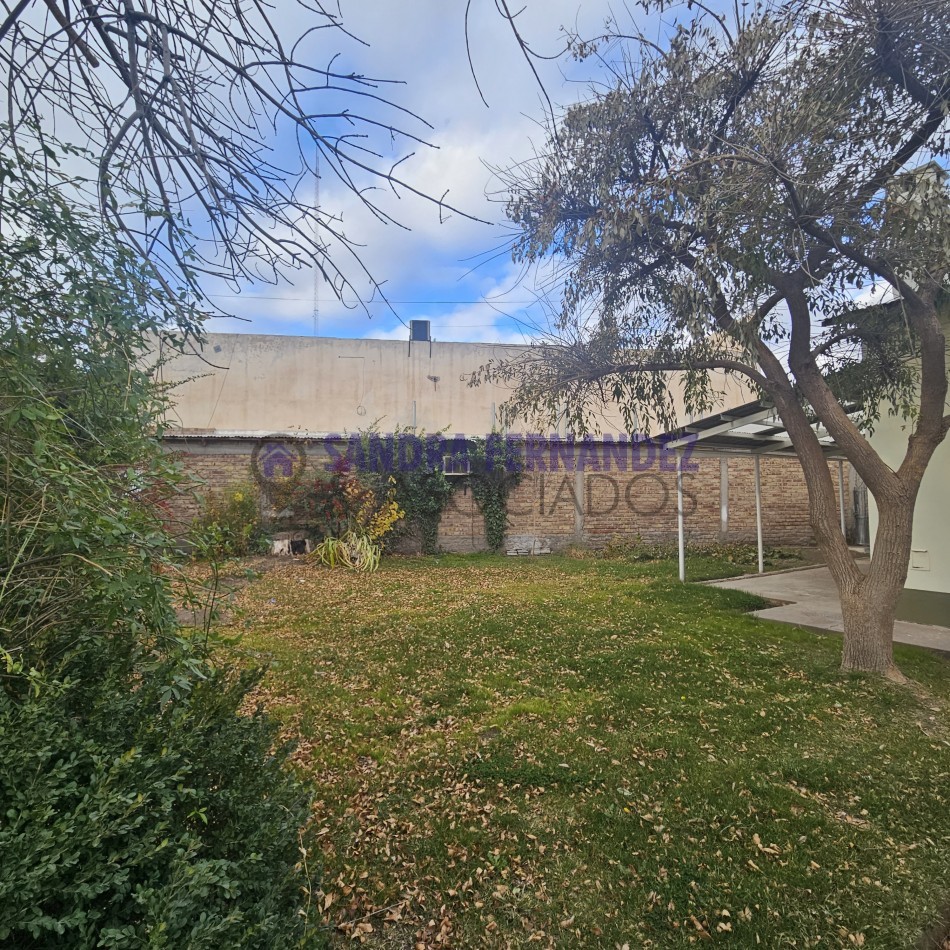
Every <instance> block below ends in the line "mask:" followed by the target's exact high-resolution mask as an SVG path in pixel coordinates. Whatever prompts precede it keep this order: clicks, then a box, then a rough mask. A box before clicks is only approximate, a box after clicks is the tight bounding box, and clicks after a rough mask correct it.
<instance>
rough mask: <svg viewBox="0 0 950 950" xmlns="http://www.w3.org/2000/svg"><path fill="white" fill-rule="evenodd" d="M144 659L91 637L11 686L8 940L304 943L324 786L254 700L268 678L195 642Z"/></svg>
mask: <svg viewBox="0 0 950 950" xmlns="http://www.w3.org/2000/svg"><path fill="white" fill-rule="evenodd" d="M142 659H143V658H142V657H139V656H136V655H135V653H134V652H133V651H130V650H129V648H128V646H127V645H126V644H116V645H115V646H114V647H112V648H104V647H103V645H102V643H101V642H100V641H98V640H95V639H90V640H88V641H87V642H86V643H84V644H83V645H82V646H80V647H79V648H78V649H76V650H75V651H74V652H73V653H71V654H70V655H69V657H68V658H67V659H66V661H65V662H64V663H63V665H62V667H61V669H60V671H59V672H57V673H56V674H55V675H51V676H50V677H48V678H47V679H46V680H45V681H44V683H43V684H42V686H41V688H40V689H39V690H38V692H37V693H35V694H31V695H27V696H24V697H22V698H14V697H13V696H11V695H10V692H9V691H5V692H0V741H2V743H3V749H4V754H3V756H2V757H0V812H2V814H3V815H4V816H6V817H5V820H4V821H3V823H2V824H0V869H2V873H0V943H2V944H3V945H4V946H16V947H22V948H29V947H36V948H46V947H48V948H54V947H55V948H71V947H75V948H86V947H93V946H99V947H110V948H133V947H143V946H150V947H169V948H173V947H174V948H177V947H190V948H197V947H209V948H210V947H221V946H226V947H260V948H261V950H270V948H272V947H276V946H280V947H293V946H295V945H297V944H298V942H299V941H300V940H301V938H302V937H303V936H304V935H305V933H306V929H307V924H306V920H305V919H304V918H302V917H298V916H297V915H296V914H295V910H296V909H297V907H298V906H299V904H300V901H301V895H300V892H299V888H300V887H301V886H302V885H306V884H307V881H306V878H305V877H303V876H302V875H299V874H298V873H296V872H295V870H294V869H295V866H296V864H297V862H298V861H299V860H300V858H301V855H300V853H299V851H298V848H299V847H300V846H301V844H302V842H301V840H300V839H299V836H298V829H299V828H300V827H301V826H302V825H303V824H304V823H305V821H306V819H307V817H308V796H307V794H306V792H305V790H304V788H303V787H302V786H301V785H300V784H299V783H297V782H296V781H295V780H293V779H291V778H290V777H289V775H288V773H287V771H286V770H285V769H284V768H283V763H284V760H285V758H286V751H278V752H277V753H276V754H275V753H274V752H273V751H272V748H273V745H274V742H275V741H276V737H275V731H274V727H273V726H272V725H271V724H270V723H269V722H268V721H267V720H266V719H265V718H264V717H262V716H260V715H254V716H251V715H242V714H240V712H239V708H240V706H241V704H242V702H243V701H244V697H245V695H246V693H247V691H248V689H249V688H250V687H251V686H252V685H253V683H254V681H255V680H254V679H253V678H251V677H250V676H249V675H246V676H243V677H237V676H234V675H232V674H229V673H227V672H226V671H223V670H221V669H215V668H214V667H213V666H211V664H210V663H209V661H208V660H207V659H206V658H204V657H203V656H202V655H201V653H200V652H198V653H195V652H193V651H192V650H191V649H190V648H189V647H188V645H187V644H181V645H180V650H178V651H176V652H175V653H173V654H170V655H169V656H168V658H167V659H161V660H158V661H149V662H146V663H144V664H143V663H142Z"/></svg>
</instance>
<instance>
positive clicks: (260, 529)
mask: <svg viewBox="0 0 950 950" xmlns="http://www.w3.org/2000/svg"><path fill="white" fill-rule="evenodd" d="M189 539H190V541H191V542H192V544H193V546H194V548H195V551H196V553H197V554H198V555H199V556H200V557H214V558H218V559H226V558H231V557H247V556H248V555H250V554H266V553H267V552H268V550H269V549H270V534H269V533H268V531H267V528H266V527H265V525H264V520H263V517H262V515H261V497H260V491H259V490H258V488H257V487H256V486H255V485H250V484H248V485H238V486H236V487H234V488H231V489H229V490H228V491H226V492H218V493H217V494H212V495H209V496H208V497H207V498H206V499H205V501H204V506H203V509H202V512H201V514H200V515H199V517H198V518H196V519H195V521H194V524H193V525H192V526H191V530H190V532H189Z"/></svg>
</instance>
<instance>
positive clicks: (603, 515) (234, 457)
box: [166, 438, 851, 552]
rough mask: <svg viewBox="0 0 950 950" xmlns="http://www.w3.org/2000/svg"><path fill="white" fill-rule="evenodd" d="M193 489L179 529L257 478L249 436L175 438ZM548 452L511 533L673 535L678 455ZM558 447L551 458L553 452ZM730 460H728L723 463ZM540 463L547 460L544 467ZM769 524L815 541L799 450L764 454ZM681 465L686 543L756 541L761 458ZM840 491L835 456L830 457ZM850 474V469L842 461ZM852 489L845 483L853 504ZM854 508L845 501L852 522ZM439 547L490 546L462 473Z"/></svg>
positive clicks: (528, 480)
mask: <svg viewBox="0 0 950 950" xmlns="http://www.w3.org/2000/svg"><path fill="white" fill-rule="evenodd" d="M166 447H167V449H168V451H170V452H173V453H174V454H175V456H176V458H177V459H178V461H179V462H180V464H181V466H182V468H183V469H184V471H185V472H186V473H188V474H189V475H190V476H192V482H193V487H192V490H191V491H189V492H186V493H183V494H181V495H178V496H176V497H175V498H173V499H172V501H171V503H170V505H169V513H168V521H169V525H170V527H171V528H172V530H173V531H180V530H183V529H184V527H186V526H187V525H188V524H189V523H190V522H191V520H193V519H194V517H195V516H196V515H197V513H198V512H199V511H200V507H201V501H202V498H203V497H204V496H206V495H208V494H209V493H212V492H218V491H224V490H227V489H232V488H235V487H237V486H239V485H245V484H248V483H250V482H252V481H253V472H252V454H253V451H254V444H253V443H252V442H250V441H240V440H227V439H213V438H208V439H202V440H176V439H168V440H167V442H166ZM304 450H305V455H306V459H307V463H306V464H307V466H308V468H311V469H312V470H319V469H322V468H323V466H324V465H326V464H327V463H328V462H329V461H330V458H331V452H332V451H339V449H330V450H328V448H327V446H325V445H323V444H321V443H308V444H307V445H306V446H305V447H304ZM583 451H585V450H584V449H582V447H580V446H578V447H577V449H576V450H575V451H573V452H572V451H564V452H557V453H545V455H544V456H543V457H541V458H534V459H533V463H534V465H535V469H534V470H532V471H526V472H525V474H524V478H523V480H522V482H521V484H520V485H519V486H518V487H517V488H516V489H515V490H514V491H513V492H512V494H511V497H510V499H509V505H508V513H509V532H508V537H509V541H510V543H512V544H519V543H521V542H523V541H530V540H533V539H538V540H540V541H541V542H542V543H543V544H545V545H549V546H550V547H551V548H552V549H557V548H560V547H564V546H566V545H569V544H585V545H590V546H592V547H600V546H602V545H604V544H606V543H607V542H608V541H609V540H611V539H635V538H638V537H639V538H642V539H644V540H648V541H670V540H675V538H676V532H677V490H676V471H675V462H674V459H673V457H672V455H671V454H669V453H664V452H657V453H656V454H655V457H653V458H652V459H651V458H648V457H646V455H645V454H644V455H642V456H641V457H640V458H639V459H637V458H633V459H631V458H624V459H618V458H616V457H608V458H605V457H604V456H605V453H600V454H599V457H598V458H594V459H592V458H591V457H590V455H589V452H588V456H587V457H585V459H584V461H585V463H586V464H585V467H584V470H576V465H575V463H576V461H577V459H578V456H579V455H580V453H581V452H583ZM552 456H553V457H552ZM723 460H724V462H723ZM540 464H543V466H544V467H543V469H541V468H540ZM760 465H761V484H762V529H763V531H762V533H763V539H764V541H765V543H766V544H767V545H806V544H811V543H813V542H814V536H813V533H812V530H811V526H810V524H809V516H808V494H807V488H806V485H805V479H804V476H803V473H802V469H801V466H800V465H799V463H798V460H797V459H796V458H794V457H793V456H762V457H761V458H760ZM724 467H725V470H726V479H725V487H726V500H727V506H726V509H727V510H726V516H725V519H724V514H723V486H724V479H723V468H724ZM685 469H686V470H684V474H683V508H684V527H685V533H686V538H687V542H694V543H696V542H710V541H751V542H754V541H755V537H756V518H755V478H754V461H753V459H752V458H750V457H749V456H743V455H737V454H736V455H730V454H723V455H720V454H718V453H711V452H699V451H697V452H695V453H694V454H693V455H692V456H691V457H690V458H689V459H688V461H687V462H686V465H685ZM829 471H830V473H831V477H832V479H833V481H834V483H835V490H836V491H837V483H838V465H837V463H835V462H829ZM845 478H846V480H847V469H846V470H845ZM850 498H851V492H850V490H849V486H848V485H847V483H846V484H845V499H846V505H848V504H849V502H850ZM850 517H851V512H850V510H846V522H847V523H849V524H850ZM439 543H440V546H441V547H442V548H443V549H445V550H447V551H454V552H467V551H479V550H484V548H485V525H484V521H483V519H482V516H481V512H480V511H479V510H478V507H477V505H476V504H475V502H474V499H473V497H472V493H471V491H469V490H467V489H466V488H465V485H464V481H463V482H462V484H460V486H459V487H458V488H457V489H456V491H455V492H454V493H453V495H452V497H451V499H450V501H449V504H448V506H447V507H446V510H445V512H444V514H443V516H442V522H441V525H440V529H439Z"/></svg>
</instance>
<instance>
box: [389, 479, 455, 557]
mask: <svg viewBox="0 0 950 950" xmlns="http://www.w3.org/2000/svg"><path fill="white" fill-rule="evenodd" d="M393 477H394V478H395V480H396V500H397V501H398V503H399V506H400V508H402V509H403V510H404V511H405V512H406V522H405V523H406V526H407V528H408V529H409V530H414V531H415V532H416V534H417V535H418V537H419V540H420V542H421V544H422V553H423V554H435V553H436V551H437V550H438V548H439V522H440V521H441V520H442V512H443V511H445V506H446V505H447V504H448V503H449V498H451V497H452V492H453V491H454V487H453V485H452V484H451V483H450V481H449V480H448V479H447V478H446V477H445V473H444V472H443V471H442V470H441V469H440V468H435V467H432V468H419V469H416V470H413V471H411V472H396V473H394V475H393Z"/></svg>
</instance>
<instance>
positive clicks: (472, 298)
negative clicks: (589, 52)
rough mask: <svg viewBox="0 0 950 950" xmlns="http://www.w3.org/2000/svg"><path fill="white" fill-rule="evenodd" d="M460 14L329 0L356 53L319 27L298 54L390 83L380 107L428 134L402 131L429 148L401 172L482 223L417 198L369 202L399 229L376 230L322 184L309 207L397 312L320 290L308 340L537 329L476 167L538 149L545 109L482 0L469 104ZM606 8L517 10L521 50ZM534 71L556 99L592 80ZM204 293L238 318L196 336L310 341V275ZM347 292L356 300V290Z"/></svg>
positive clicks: (560, 3)
mask: <svg viewBox="0 0 950 950" xmlns="http://www.w3.org/2000/svg"><path fill="white" fill-rule="evenodd" d="M281 6H283V7H285V8H286V10H287V11H288V15H289V16H290V15H292V16H293V17H294V21H293V22H289V23H288V33H293V32H294V31H298V32H302V30H303V29H304V28H305V27H306V25H307V24H306V22H305V20H304V19H303V12H302V11H301V8H300V7H298V6H296V4H291V2H290V0H278V7H279V8H280V7H281ZM515 9H517V8H516V7H515ZM464 10H465V4H464V2H462V0H456V2H446V0H408V2H403V3H396V2H394V0H343V2H342V12H343V21H344V25H345V26H346V27H347V28H348V29H350V30H352V32H353V33H355V34H356V35H357V36H359V37H360V38H361V39H362V40H364V41H365V42H366V43H368V44H369V45H368V46H361V45H359V44H356V43H352V42H346V41H341V37H340V35H339V34H337V33H335V32H332V31H323V32H322V33H320V34H319V35H318V36H317V37H316V38H315V40H314V42H313V44H312V49H311V50H310V51H309V53H310V55H313V56H314V57H315V61H321V60H325V59H327V58H328V57H329V55H330V54H332V53H333V52H337V51H339V52H341V57H340V59H339V60H338V61H337V62H336V63H335V68H337V69H344V70H346V71H348V70H350V69H352V70H354V71H356V72H359V73H362V74H365V75H370V76H377V77H381V78H386V79H393V80H400V81H402V82H404V85H400V86H396V87H393V88H392V89H391V90H390V91H389V94H390V95H391V98H392V99H393V100H394V101H396V102H397V103H398V104H399V105H400V106H403V107H405V108H407V109H409V110H411V111H412V112H414V113H416V114H418V115H419V116H421V117H423V118H424V119H425V120H426V121H427V122H428V123H430V124H431V126H432V128H431V129H426V128H425V127H424V126H423V125H421V124H420V123H417V122H413V121H409V122H407V123H406V125H405V127H406V128H407V129H408V130H410V131H412V132H413V133H416V134H420V135H423V136H424V137H425V138H426V139H427V141H428V142H430V143H431V144H432V145H433V146H437V148H427V147H424V146H421V147H419V146H417V147H415V151H416V154H415V156H414V157H412V158H411V159H409V160H408V161H407V162H406V163H405V164H404V165H403V166H401V171H402V173H403V174H404V176H405V177H406V178H407V180H409V181H410V182H412V183H413V184H414V185H416V186H417V187H419V188H420V189H421V190H423V191H425V192H426V193H428V194H432V195H436V196H437V195H441V194H442V193H443V192H445V191H446V190H448V196H447V199H446V200H447V201H451V202H453V203H454V204H455V205H456V206H457V207H459V208H461V209H463V210H465V211H467V212H468V213H470V214H472V215H474V216H476V217H480V218H483V219H486V220H488V221H490V222H493V223H494V224H495V226H492V225H490V224H483V223H479V222H476V221H471V220H466V219H465V218H464V217H463V216H461V215H450V216H448V217H447V218H445V215H444V214H443V215H440V211H439V209H438V208H437V207H435V206H434V205H432V204H430V203H427V202H425V201H423V200H420V199H418V198H414V197H412V196H410V195H403V196H401V197H397V196H396V195H393V194H390V193H386V192H378V193H376V196H377V200H379V201H380V204H381V205H382V206H383V207H384V209H385V210H386V211H387V212H389V213H391V214H392V216H393V217H394V218H396V219H397V220H398V221H399V222H401V223H402V224H403V225H405V226H406V228H408V230H403V229H400V228H397V227H394V226H392V225H388V226H383V225H381V224H379V223H378V222H377V221H375V220H374V219H373V218H372V217H371V216H370V215H368V214H367V213H366V212H365V211H364V210H363V209H361V208H360V207H359V202H358V201H357V200H356V199H355V197H354V196H353V195H352V194H351V193H349V192H347V191H346V190H345V189H344V188H342V187H341V186H340V185H339V184H338V183H335V182H333V181H332V180H331V179H330V178H329V177H325V178H324V179H323V181H322V182H321V196H320V197H321V201H320V204H321V207H322V208H324V209H325V210H327V211H332V212H333V213H334V214H338V215H342V218H343V226H344V228H345V231H346V233H347V236H348V237H349V238H350V239H352V240H355V241H358V242H359V243H360V244H361V245H364V247H363V249H362V251H361V257H362V259H363V262H364V263H365V265H366V266H367V268H368V269H369V270H370V272H371V273H372V274H373V276H374V277H375V278H376V279H377V280H379V281H380V282H384V283H385V288H386V293H387V296H388V297H389V299H390V301H391V302H392V304H393V309H395V311H396V312H397V314H398V316H396V315H393V314H392V313H391V312H390V311H389V310H388V308H387V307H386V306H385V305H384V304H382V303H381V302H380V303H373V304H371V305H370V306H369V312H370V314H371V317H370V316H367V313H366V312H365V311H364V310H361V309H360V308H354V309H349V308H347V307H346V306H345V305H344V304H342V303H341V302H340V301H338V300H336V299H334V296H333V293H332V290H331V289H330V288H329V287H328V286H327V285H326V284H325V283H323V282H320V284H319V286H318V288H317V290H318V294H319V321H318V326H317V331H318V333H319V334H320V335H321V336H344V337H387V338H393V337H395V338H398V339H403V338H405V336H406V333H407V331H406V328H405V326H404V325H403V323H402V322H401V320H402V321H405V322H406V323H408V321H409V320H411V319H415V318H426V319H430V320H431V321H432V324H433V328H432V329H433V336H434V337H435V339H439V340H473V341H484V342H506V343H507V342H523V341H524V340H526V339H528V338H529V336H530V335H531V331H530V326H532V325H538V324H539V323H543V320H544V313H543V310H542V308H540V307H539V306H538V305H537V304H536V303H535V302H534V301H535V298H536V293H535V291H536V288H537V286H539V284H543V283H544V282H545V280H544V275H537V274H534V273H527V274H525V273H523V272H521V271H520V270H519V269H518V268H516V267H515V266H514V265H513V264H512V262H511V259H510V255H509V254H508V253H507V252H506V251H505V250H504V245H505V242H506V235H507V234H508V233H509V232H508V230H507V228H506V227H505V226H504V208H503V205H502V204H500V203H499V202H498V201H497V200H491V199H490V198H489V197H488V196H489V195H490V194H491V193H492V192H495V193H497V191H498V189H499V183H498V181H497V180H495V179H494V176H493V174H492V172H491V171H490V168H489V167H490V166H494V167H498V166H501V167H507V166H509V165H511V164H513V163H516V162H518V161H523V160H525V159H527V158H528V157H530V155H531V154H532V151H533V148H534V147H537V148H541V147H543V144H544V138H545V135H544V130H543V128H542V126H541V125H540V122H541V120H542V119H543V116H544V114H545V105H544V102H543V100H542V96H541V92H540V90H539V87H538V85H537V83H536V82H535V80H534V78H533V76H532V75H531V72H530V70H529V68H528V66H527V65H526V63H525V62H524V60H523V59H522V58H521V54H520V51H519V50H518V48H517V45H516V44H515V42H514V39H513V37H512V36H511V34H510V33H509V32H508V30H507V26H506V24H505V23H504V21H503V20H502V19H501V18H500V17H499V15H498V13H497V12H496V10H495V4H494V2H493V0H473V3H472V13H471V18H470V35H471V51H472V57H473V60H474V65H475V69H476V71H477V75H478V80H479V84H480V86H481V89H482V92H483V93H484V96H485V99H486V100H487V102H488V107H486V106H485V105H484V104H483V102H482V101H481V99H480V98H479V92H478V89H477V88H476V85H475V82H474V80H473V78H472V74H471V71H470V68H469V64H468V60H467V57H466V51H465V41H464ZM609 12H610V11H609V5H608V3H607V2H606V0H585V2H584V3H583V5H582V6H581V4H580V3H579V0H528V6H527V7H526V8H525V11H524V13H523V14H522V15H521V17H520V18H519V20H518V22H519V25H520V27H521V29H522V31H523V33H524V34H525V36H526V37H527V38H528V39H529V40H530V42H531V43H532V46H533V48H535V49H536V50H537V51H538V52H540V53H554V52H556V51H557V50H559V49H561V48H563V45H564V34H563V32H562V30H561V27H562V26H563V25H567V26H570V27H571V28H574V27H578V28H579V29H580V30H581V32H583V33H584V34H585V35H589V34H591V33H593V32H596V31H597V30H598V29H600V28H601V27H602V24H603V21H604V19H605V17H606V16H608V15H609ZM538 67H539V69H540V71H541V73H542V77H543V80H544V84H545V88H546V89H547V90H548V92H549V94H550V95H551V98H552V99H553V100H555V102H556V103H560V104H561V105H564V104H567V103H570V102H572V101H576V100H578V99H580V98H582V97H584V96H585V95H586V94H587V89H588V85H587V82H586V81H582V80H586V79H587V77H589V76H590V75H591V74H592V71H593V67H592V66H591V64H589V63H585V64H574V63H571V62H570V61H566V60H562V61H560V62H542V63H539V64H538ZM565 70H570V72H567V73H566V72H565ZM387 114H388V115H389V117H390V118H392V117H393V113H392V112H389V113H387V112H386V111H385V110H382V109H381V110H380V111H379V112H378V115H379V117H380V118H382V117H384V116H386V115H387ZM374 145H375V147H376V148H377V149H379V150H380V151H383V152H384V153H385V154H387V156H393V157H401V156H402V155H403V154H405V152H406V151H408V150H409V149H408V148H407V147H405V146H403V145H400V144H399V143H397V144H396V147H395V148H393V146H392V143H391V142H390V139H389V136H388V135H386V134H381V135H380V136H379V137H378V139H377V141H376V142H375V143H374ZM487 166H488V167H487ZM304 187H312V186H311V185H309V183H307V184H306V185H305V186H304ZM440 217H441V218H443V220H440ZM499 248H501V250H500V251H499ZM350 273H351V274H355V273H356V271H355V268H353V267H350ZM208 290H209V292H210V293H211V294H213V295H214V296H213V300H214V303H215V304H217V305H218V306H219V307H221V308H222V309H224V310H227V311H230V312H231V313H233V314H234V315H235V317H238V318H243V319H229V318H216V319H214V320H213V321H212V322H211V324H210V325H209V327H208V329H209V330H211V331H217V332H223V331H240V332H250V333H277V334H306V335H310V334H312V333H313V332H314V319H313V310H314V303H313V297H314V278H313V272H312V271H311V270H310V269H304V270H302V271H299V272H295V273H292V274H291V275H290V280H289V282H288V283H284V284H278V285H276V286H275V285H269V284H268V285H257V286H250V287H246V288H242V289H241V290H240V292H239V293H235V289H234V288H230V287H225V286H217V285H216V286H209V287H208ZM361 290H362V292H364V293H366V292H367V291H368V285H365V284H364V285H363V287H362V288H361Z"/></svg>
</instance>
